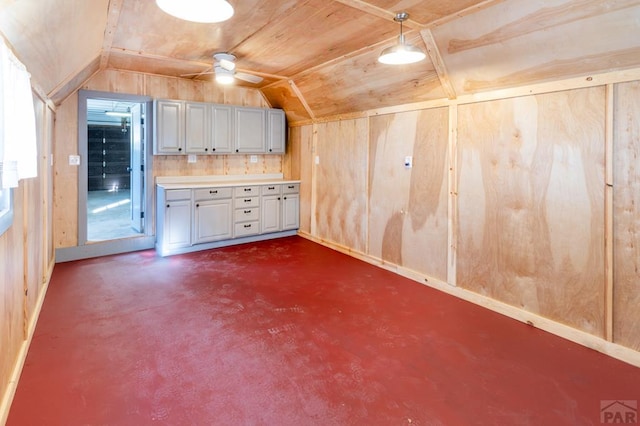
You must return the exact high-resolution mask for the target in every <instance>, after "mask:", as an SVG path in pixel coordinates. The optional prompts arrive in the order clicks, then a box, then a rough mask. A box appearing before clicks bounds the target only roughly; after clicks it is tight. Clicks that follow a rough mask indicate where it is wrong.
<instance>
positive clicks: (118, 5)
mask: <svg viewBox="0 0 640 426" xmlns="http://www.w3.org/2000/svg"><path fill="white" fill-rule="evenodd" d="M123 1H124V0H109V8H108V10H107V26H106V28H105V29H104V40H103V41H102V53H101V54H100V69H101V70H103V69H105V68H106V67H107V65H108V64H109V54H110V53H111V46H112V45H113V37H114V36H115V33H116V28H117V27H118V21H119V20H120V12H122V3H123Z"/></svg>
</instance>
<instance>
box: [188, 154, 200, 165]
mask: <svg viewBox="0 0 640 426" xmlns="http://www.w3.org/2000/svg"><path fill="white" fill-rule="evenodd" d="M196 161H198V157H196V155H195V154H189V157H187V163H195V162H196Z"/></svg>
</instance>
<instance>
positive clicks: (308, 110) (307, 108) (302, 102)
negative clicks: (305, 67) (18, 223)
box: [289, 80, 316, 120]
mask: <svg viewBox="0 0 640 426" xmlns="http://www.w3.org/2000/svg"><path fill="white" fill-rule="evenodd" d="M289 86H291V90H293V93H295V94H296V96H297V97H298V99H299V100H300V103H301V104H302V106H303V107H304V109H305V111H307V114H309V117H310V118H311V119H312V120H315V119H316V115H315V114H314V113H313V111H312V110H311V107H310V106H309V104H308V103H307V101H306V99H305V98H304V96H302V92H301V91H300V89H298V86H296V83H295V82H294V81H293V80H289Z"/></svg>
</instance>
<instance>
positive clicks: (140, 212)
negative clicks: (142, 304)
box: [74, 90, 154, 258]
mask: <svg viewBox="0 0 640 426" xmlns="http://www.w3.org/2000/svg"><path fill="white" fill-rule="evenodd" d="M152 108H153V105H152V102H151V98H149V97H147V96H138V95H126V94H121V93H106V92H96V91H88V90H81V91H80V92H79V94H78V154H79V156H80V159H81V161H80V168H79V173H78V249H82V250H81V251H82V252H83V254H82V255H80V256H78V254H77V253H74V258H82V257H84V256H85V254H84V253H86V254H87V256H88V255H89V253H91V255H92V256H93V255H105V254H113V253H122V252H125V251H133V250H140V249H146V248H152V247H153V245H154V238H153V233H152V226H151V224H152V217H151V216H152V215H151V214H150V213H147V211H151V210H152V209H151V206H152V205H153V204H152V194H153V193H152V189H153V188H152V186H153V185H151V184H150V182H151V163H152V162H151V158H152V157H151V152H152V150H151V137H152V135H151V129H152V127H153V126H152V123H151V121H152V120H151V118H152V115H153V114H152ZM78 252H80V250H78Z"/></svg>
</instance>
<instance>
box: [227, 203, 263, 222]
mask: <svg viewBox="0 0 640 426" xmlns="http://www.w3.org/2000/svg"><path fill="white" fill-rule="evenodd" d="M233 218H234V222H250V221H252V220H258V219H259V218H260V209H259V208H258V207H247V208H244V209H236V211H235V215H234V217H233Z"/></svg>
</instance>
